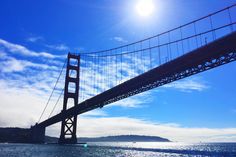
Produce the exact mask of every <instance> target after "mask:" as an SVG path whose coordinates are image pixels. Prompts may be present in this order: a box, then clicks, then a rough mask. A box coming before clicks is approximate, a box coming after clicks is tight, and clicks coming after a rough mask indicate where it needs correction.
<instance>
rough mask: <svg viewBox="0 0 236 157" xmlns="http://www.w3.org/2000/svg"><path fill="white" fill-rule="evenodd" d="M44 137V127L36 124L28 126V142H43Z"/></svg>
mask: <svg viewBox="0 0 236 157" xmlns="http://www.w3.org/2000/svg"><path fill="white" fill-rule="evenodd" d="M44 139H45V127H41V126H38V125H37V124H36V125H35V126H32V127H31V128H30V140H31V141H30V143H44V142H45V141H44Z"/></svg>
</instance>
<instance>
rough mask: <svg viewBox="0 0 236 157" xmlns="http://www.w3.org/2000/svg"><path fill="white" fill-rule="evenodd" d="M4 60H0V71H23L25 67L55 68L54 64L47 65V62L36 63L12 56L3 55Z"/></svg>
mask: <svg viewBox="0 0 236 157" xmlns="http://www.w3.org/2000/svg"><path fill="white" fill-rule="evenodd" d="M4 58H6V59H5V60H4V61H1V62H0V66H1V67H3V68H1V69H0V71H1V72H10V73H11V72H19V71H24V70H25V69H26V68H37V69H54V70H57V69H58V68H57V67H56V66H52V65H51V66H49V65H47V64H38V63H33V62H30V61H27V60H19V59H16V58H14V57H9V56H8V57H6V56H5V57H4Z"/></svg>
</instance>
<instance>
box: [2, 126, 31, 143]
mask: <svg viewBox="0 0 236 157" xmlns="http://www.w3.org/2000/svg"><path fill="white" fill-rule="evenodd" d="M29 141H30V130H29V129H22V128H0V142H1V143H3V142H8V143H29Z"/></svg>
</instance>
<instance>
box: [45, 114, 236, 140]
mask: <svg viewBox="0 0 236 157" xmlns="http://www.w3.org/2000/svg"><path fill="white" fill-rule="evenodd" d="M78 121H79V122H78V130H77V131H78V136H79V137H101V136H112V135H127V134H128V135H147V136H161V137H165V138H168V139H170V140H172V141H178V142H219V141H221V142H235V141H236V128H194V127H193V128H191V127H183V126H181V125H179V124H173V123H158V122H152V121H147V120H144V119H136V118H130V117H99V118H94V117H86V118H85V117H83V116H79V120H78ZM58 128H59V125H55V126H52V127H50V128H48V130H47V134H49V135H54V136H55V135H59V131H58V130H59V129H58ZM107 130H109V131H107Z"/></svg>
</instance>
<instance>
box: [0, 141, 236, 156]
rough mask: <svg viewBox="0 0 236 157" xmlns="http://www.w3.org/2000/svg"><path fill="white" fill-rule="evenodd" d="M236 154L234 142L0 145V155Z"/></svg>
mask: <svg viewBox="0 0 236 157" xmlns="http://www.w3.org/2000/svg"><path fill="white" fill-rule="evenodd" d="M45 156H49V157H70V156H71V157H79V156H80V157H81V156H82V157H83V156H85V157H87V156H88V157H100V156H102V157H106V156H112V157H113V156H116V157H125V156H129V157H132V156H134V157H142V156H144V157H152V156H232V157H233V156H234V157H235V156H236V143H199V144H187V143H175V142H166V143H158V142H137V143H132V142H127V143H126V142H117V143H112V142H103V143H100V142H97V143H88V145H87V147H85V146H84V145H56V144H45V145H31V144H0V157H45Z"/></svg>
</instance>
